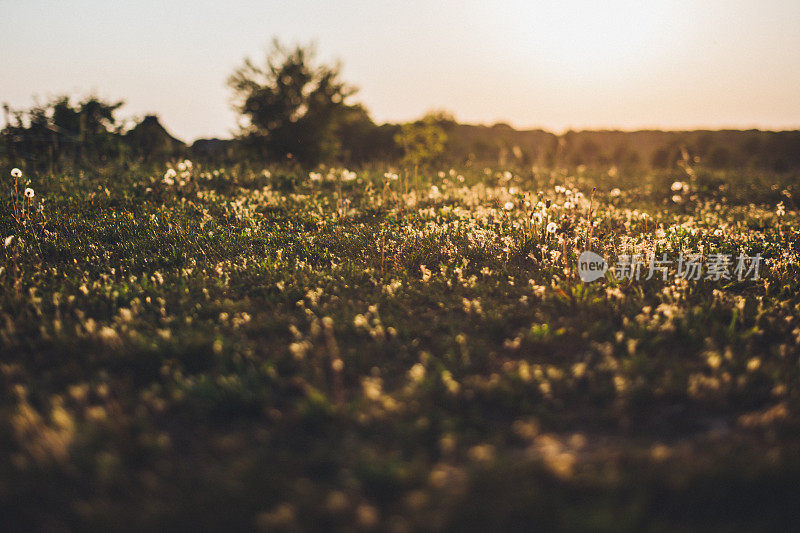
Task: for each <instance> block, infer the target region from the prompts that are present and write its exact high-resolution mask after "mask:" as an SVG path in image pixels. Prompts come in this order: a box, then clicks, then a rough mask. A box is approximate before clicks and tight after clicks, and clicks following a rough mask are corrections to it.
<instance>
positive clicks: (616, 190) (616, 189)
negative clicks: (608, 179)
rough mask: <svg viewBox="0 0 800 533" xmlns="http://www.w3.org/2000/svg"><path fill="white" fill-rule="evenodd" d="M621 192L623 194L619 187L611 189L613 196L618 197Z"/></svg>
mask: <svg viewBox="0 0 800 533" xmlns="http://www.w3.org/2000/svg"><path fill="white" fill-rule="evenodd" d="M621 194H622V191H621V190H619V189H618V188H617V187H614V188H613V189H611V197H612V198H617V197H618V196H619V195H621Z"/></svg>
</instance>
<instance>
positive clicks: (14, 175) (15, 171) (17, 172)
mask: <svg viewBox="0 0 800 533" xmlns="http://www.w3.org/2000/svg"><path fill="white" fill-rule="evenodd" d="M11 177H12V178H21V177H22V171H21V170H20V169H18V168H12V169H11Z"/></svg>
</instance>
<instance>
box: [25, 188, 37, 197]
mask: <svg viewBox="0 0 800 533" xmlns="http://www.w3.org/2000/svg"><path fill="white" fill-rule="evenodd" d="M35 194H36V193H34V192H33V189H31V188H30V187H28V188H27V189H25V196H27V197H28V198H33V197H34V195H35Z"/></svg>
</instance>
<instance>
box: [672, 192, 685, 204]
mask: <svg viewBox="0 0 800 533" xmlns="http://www.w3.org/2000/svg"><path fill="white" fill-rule="evenodd" d="M672 201H673V202H674V203H676V204H679V203H681V202H683V196H681V195H680V194H675V195H673V196H672Z"/></svg>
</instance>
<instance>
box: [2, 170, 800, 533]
mask: <svg viewBox="0 0 800 533" xmlns="http://www.w3.org/2000/svg"><path fill="white" fill-rule="evenodd" d="M7 170H8V169H5V170H3V175H4V176H8V171H7ZM162 173H163V172H162V171H160V172H158V173H157V175H155V174H154V175H150V174H148V173H145V172H139V171H128V172H123V171H121V170H117V169H105V170H102V171H98V172H97V173H96V174H93V175H89V174H81V175H69V176H67V175H65V176H58V177H46V176H28V177H29V178H30V179H31V180H32V183H31V186H32V187H33V188H34V189H35V190H36V193H37V196H36V197H35V199H34V200H33V201H29V208H31V211H29V212H30V213H31V214H29V215H28V216H27V217H26V220H25V221H24V223H22V222H16V221H15V220H14V218H13V216H12V202H11V199H10V196H9V194H10V185H9V186H8V187H5V188H4V189H3V191H2V193H3V195H4V196H3V200H2V205H0V237H3V238H5V237H6V236H9V235H14V236H15V238H14V239H13V240H12V241H11V242H10V244H9V245H8V246H5V247H0V256H2V266H3V270H2V273H0V353H2V356H1V357H0V382H1V383H2V385H3V386H2V387H0V452H2V453H0V517H2V518H0V520H1V521H2V522H3V523H4V525H5V527H6V528H8V529H14V530H30V529H46V530H51V529H64V528H67V529H107V528H111V529H115V530H140V529H143V528H146V527H150V528H157V529H165V528H166V529H182V528H186V527H188V526H189V525H192V524H193V525H195V526H196V527H198V528H200V529H211V530H216V529H226V530H230V529H252V528H266V529H271V530H274V529H288V530H294V529H326V528H331V527H334V528H355V529H371V528H377V529H381V530H386V529H388V530H397V531H404V530H417V529H429V528H435V529H443V530H453V531H456V530H464V529H467V530H478V529H486V528H504V529H529V528H531V527H540V528H545V529H562V530H608V531H616V530H620V529H623V530H641V529H650V530H663V529H675V528H677V529H686V530H707V529H715V530H722V529H725V530H728V529H765V528H775V527H779V526H785V525H786V523H787V521H789V520H792V518H793V517H794V514H795V509H796V506H797V504H798V503H800V497H798V495H797V491H796V489H795V488H794V487H795V484H796V479H797V476H798V475H800V462H799V461H798V460H797V457H798V454H797V452H798V451H800V446H799V445H800V439H798V437H797V435H798V429H800V424H798V422H800V418H798V414H800V411H798V387H797V385H796V383H797V382H798V377H799V376H798V373H799V371H800V367H798V353H799V350H798V343H799V342H800V325H798V323H797V320H798V319H797V316H798V309H799V306H800V297H798V294H800V292H799V291H800V271H799V267H798V261H797V259H798V245H800V240H799V239H798V236H799V235H800V234H799V233H798V228H799V227H800V226H798V212H797V206H796V204H795V202H796V201H797V191H796V190H795V189H796V186H797V185H796V184H797V177H796V176H787V175H767V174H748V173H728V174H719V173H717V174H714V173H710V172H705V171H702V170H697V171H694V170H692V169H688V172H684V171H682V172H681V173H680V174H670V173H663V174H657V175H645V176H617V175H615V174H614V173H613V172H612V173H611V174H609V173H599V172H597V173H591V172H589V173H571V172H567V171H544V170H533V171H531V170H525V171H513V169H512V172H505V169H501V170H500V171H495V170H488V169H487V170H483V169H480V170H467V171H465V172H463V173H462V174H459V173H457V172H442V173H437V172H430V173H422V174H421V175H419V176H417V178H416V179H414V178H413V176H407V175H403V174H402V173H401V179H400V180H398V181H393V182H390V183H389V185H388V186H387V185H386V184H385V183H384V178H383V173H382V171H381V172H377V171H365V172H362V173H360V174H359V176H358V178H357V179H356V180H354V181H348V182H340V181H339V179H338V177H337V176H340V174H338V173H337V172H333V171H331V173H330V179H325V178H323V180H322V181H311V180H309V179H308V177H306V176H299V175H295V174H291V173H280V172H277V171H275V172H273V173H272V174H269V173H263V172H260V171H258V172H254V171H251V170H248V169H246V168H233V169H226V170H222V169H218V170H214V169H205V168H198V167H197V166H195V168H193V169H191V170H189V171H187V172H186V174H185V175H184V176H181V175H180V173H179V174H178V176H177V178H176V180H175V181H176V182H175V183H174V184H171V185H168V184H166V183H164V181H163V180H162ZM325 174H326V173H325V172H323V175H325ZM675 180H681V181H683V182H686V184H687V186H686V188H685V189H684V190H683V191H682V192H680V193H678V194H677V196H678V198H673V196H675V195H676V193H675V192H673V191H672V190H671V189H670V185H671V184H672V183H673V181H675ZM181 182H183V184H182V185H181ZM7 183H8V182H7ZM432 186H435V187H436V189H435V190H434V189H432ZM556 186H558V187H559V189H558V191H561V189H560V187H562V186H563V187H566V188H567V189H568V190H570V191H575V192H580V193H581V194H582V195H583V198H579V199H578V200H577V201H575V202H574V203H575V204H576V205H575V206H574V207H572V208H565V206H564V204H565V202H566V201H567V200H568V197H567V195H566V194H565V193H564V192H557V191H556V189H555V187H556ZM614 188H618V189H620V190H619V191H612V189H614ZM547 200H549V201H550V202H551V207H550V208H549V211H548V213H547V215H546V218H545V219H544V220H542V221H536V222H531V218H532V215H533V211H534V210H535V206H536V204H537V202H539V201H542V202H546V201H547ZM781 201H782V202H784V205H785V213H783V214H780V215H779V214H777V212H776V211H777V209H778V208H777V204H778V202H781ZM507 202H511V204H512V205H510V206H509V207H511V208H510V209H506V207H505V204H506V203H507ZM526 202H528V204H526ZM547 217H549V220H551V221H553V222H555V223H556V227H557V229H556V231H555V233H547V231H546V229H545V226H546V224H547V220H548V218H547ZM590 224H594V227H593V229H591V230H590V229H589V225H590ZM590 235H591V242H590V241H589V236H590ZM589 247H591V248H592V249H593V250H595V251H597V252H598V253H601V254H602V255H604V256H605V257H606V258H610V259H611V258H615V257H616V256H618V255H619V254H621V253H627V252H629V251H630V250H643V251H658V253H659V254H660V253H661V252H662V251H669V253H670V255H677V253H678V252H679V251H683V252H697V251H700V250H702V251H703V252H704V253H706V254H708V253H715V252H720V253H731V254H738V253H740V252H743V253H746V254H747V255H754V254H756V253H760V254H761V256H762V257H763V258H764V264H763V266H762V271H761V279H759V280H755V281H752V280H746V281H741V282H740V281H738V280H735V279H734V280H720V281H714V280H699V281H690V282H681V281H680V280H673V279H669V280H668V281H666V282H664V281H661V280H657V279H653V280H647V281H646V280H640V281H638V282H633V283H627V282H623V283H617V282H616V281H614V280H613V279H612V278H609V279H607V280H601V281H597V282H594V283H591V284H584V283H582V282H581V281H580V280H579V279H578V278H577V274H576V271H575V257H576V256H577V254H578V253H579V252H580V251H581V250H583V249H586V248H589Z"/></svg>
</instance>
